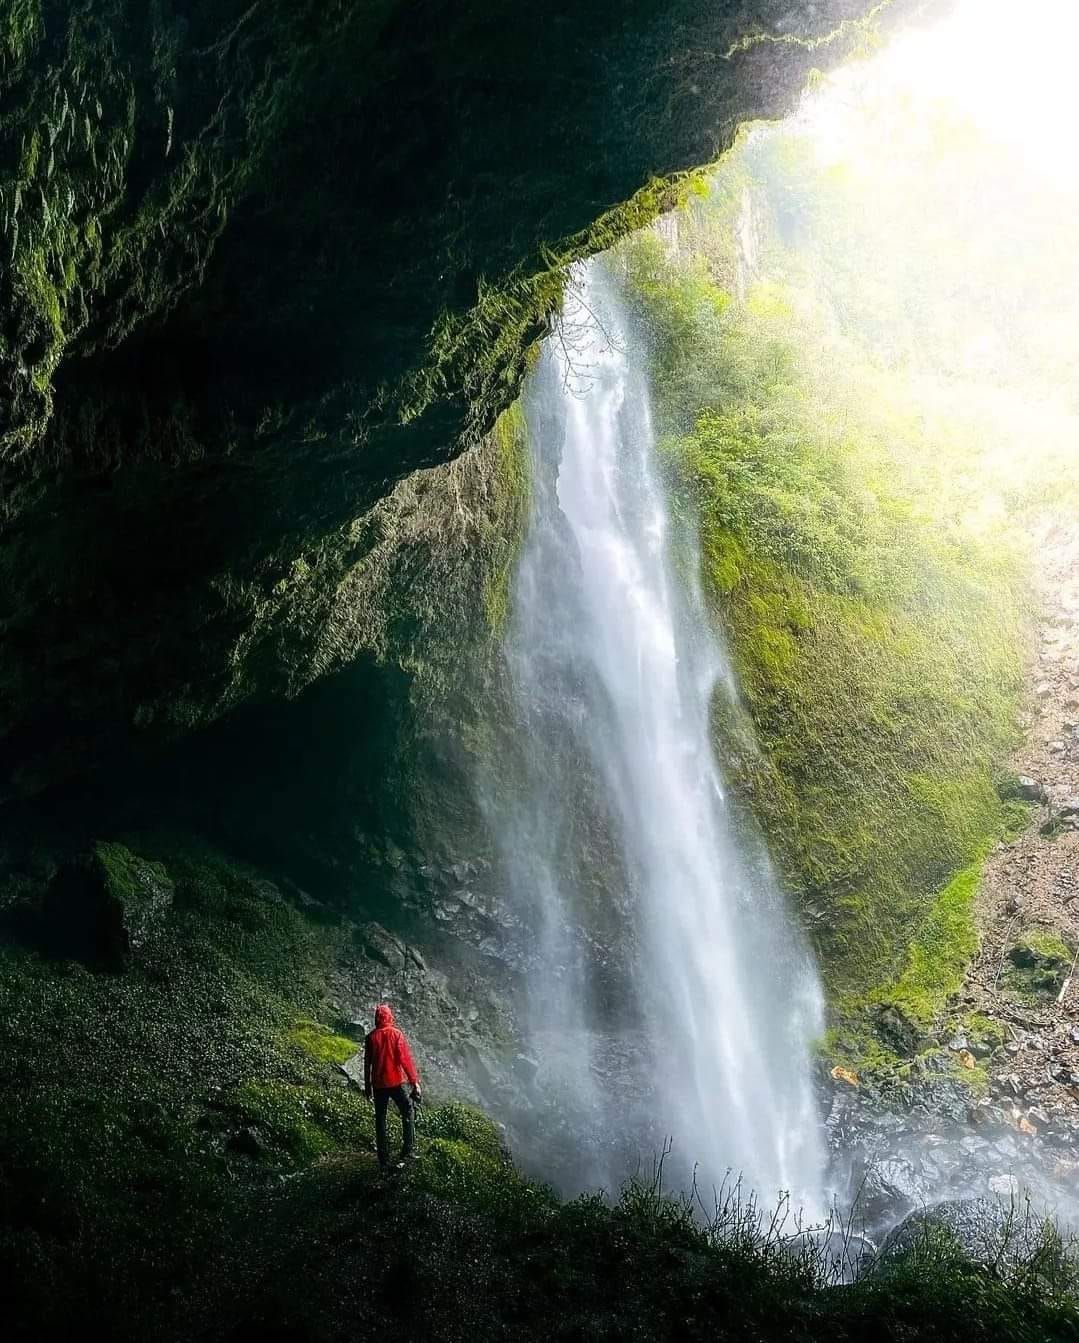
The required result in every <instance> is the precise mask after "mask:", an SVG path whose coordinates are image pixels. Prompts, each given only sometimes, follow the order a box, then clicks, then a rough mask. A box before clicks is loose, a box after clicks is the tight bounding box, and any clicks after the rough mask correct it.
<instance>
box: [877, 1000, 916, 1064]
mask: <svg viewBox="0 0 1079 1343" xmlns="http://www.w3.org/2000/svg"><path fill="white" fill-rule="evenodd" d="M873 1028H874V1030H875V1031H876V1033H877V1036H878V1037H879V1039H880V1040H881V1043H882V1044H884V1045H885V1046H887V1048H889V1049H891V1050H892V1051H893V1052H894V1053H896V1054H898V1055H900V1057H902V1058H910V1057H912V1056H913V1055H914V1054H915V1053H917V1050H918V1046H919V1044H920V1042H921V1033H920V1031H919V1030H918V1028H917V1026H915V1024H914V1023H913V1022H912V1021H911V1020H910V1018H909V1017H908V1016H907V1015H906V1014H905V1013H904V1012H903V1011H902V1010H901V1009H900V1008H898V1007H897V1006H896V1005H895V1004H894V1003H882V1004H881V1005H880V1007H878V1008H877V1011H876V1013H875V1015H874V1020H873Z"/></svg>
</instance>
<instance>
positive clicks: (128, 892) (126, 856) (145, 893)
mask: <svg viewBox="0 0 1079 1343" xmlns="http://www.w3.org/2000/svg"><path fill="white" fill-rule="evenodd" d="M174 889H175V888H174V886H173V883H172V881H171V880H170V878H169V875H168V873H167V872H166V871H165V869H164V867H162V866H161V864H160V863H154V862H150V861H148V860H147V859H145V858H140V857H139V856H138V855H137V854H134V853H132V852H131V850H130V849H127V848H125V847H124V846H123V845H122V844H106V843H98V844H95V845H94V846H93V848H92V849H91V850H90V852H89V853H87V854H84V855H83V856H82V857H80V858H77V859H75V860H74V861H73V862H70V863H68V864H66V865H65V866H64V867H62V868H61V869H60V871H59V872H58V873H57V875H56V877H55V878H54V879H53V881H52V882H51V884H50V886H49V889H48V892H47V894H46V898H45V908H44V915H45V919H46V923H47V925H48V935H49V938H50V941H52V942H53V944H54V945H55V946H56V947H57V948H58V949H59V950H61V951H63V952H64V953H66V954H68V955H73V956H75V957H77V958H78V959H80V960H85V961H87V962H89V963H91V964H95V965H100V966H102V967H104V968H106V969H110V970H124V969H126V968H127V967H128V966H129V965H130V964H131V962H132V960H133V959H134V958H135V956H136V955H137V954H138V953H139V951H141V950H142V948H143V947H144V946H145V945H146V943H147V941H148V940H149V938H150V936H151V934H152V932H153V931H154V929H155V928H156V927H157V926H158V925H159V924H160V922H161V921H162V919H163V918H164V916H165V914H166V912H167V911H168V909H169V907H170V906H171V904H172V899H173V894H174Z"/></svg>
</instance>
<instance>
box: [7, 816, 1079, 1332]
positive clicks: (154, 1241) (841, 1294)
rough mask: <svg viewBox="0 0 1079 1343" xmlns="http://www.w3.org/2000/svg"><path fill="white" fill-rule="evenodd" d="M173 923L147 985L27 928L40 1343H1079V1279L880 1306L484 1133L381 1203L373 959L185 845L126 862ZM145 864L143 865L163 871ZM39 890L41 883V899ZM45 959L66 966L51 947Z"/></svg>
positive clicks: (15, 1105) (997, 1284)
mask: <svg viewBox="0 0 1079 1343" xmlns="http://www.w3.org/2000/svg"><path fill="white" fill-rule="evenodd" d="M109 853H110V856H111V859H112V860H114V861H115V864H116V865H117V867H118V870H120V871H121V872H122V871H127V870H129V869H132V868H137V867H139V866H141V865H144V864H145V863H146V862H148V861H153V862H154V863H155V864H157V865H158V866H157V870H158V871H159V872H160V873H162V874H167V876H168V879H169V880H170V881H171V882H172V883H173V884H174V887H175V898H174V902H173V905H172V908H171V910H170V911H169V913H168V914H167V916H166V917H165V918H164V919H163V920H162V921H161V922H160V923H159V924H158V925H157V926H156V928H155V932H154V934H153V936H152V938H151V939H149V940H148V941H146V942H144V943H143V945H142V946H141V947H140V948H139V952H138V955H137V956H136V958H135V960H134V962H133V963H132V964H131V966H130V967H129V968H128V969H127V970H126V971H125V972H123V973H107V972H105V971H103V970H92V969H90V968H88V967H86V966H84V965H82V964H80V963H78V962H75V961H71V960H67V959H62V958H58V957H56V956H55V955H52V954H50V953H49V951H48V949H47V945H46V943H47V932H48V930H47V929H41V928H40V927H37V928H36V937H35V925H34V922H33V919H32V918H29V917H28V913H30V912H31V910H30V908H29V907H30V906H31V905H32V904H33V901H34V893H35V888H36V886H35V883H36V879H35V878H34V876H33V874H32V873H29V872H24V873H13V874H9V876H8V878H7V879H6V881H5V884H4V887H3V898H2V901H0V909H2V912H3V914H4V918H5V921H6V923H8V925H9V927H10V928H13V929H19V930H21V933H22V936H23V944H22V945H16V944H6V945H4V947H3V949H2V950H0V1006H2V1009H3V1010H2V1013H0V1046H2V1048H0V1058H2V1059H3V1074H2V1079H0V1081H2V1085H3V1106H2V1107H0V1193H2V1195H3V1198H2V1201H0V1262H2V1266H3V1269H4V1274H3V1279H2V1282H3V1286H2V1288H0V1298H2V1303H3V1306H4V1308H5V1319H6V1322H7V1324H8V1326H9V1333H8V1335H7V1336H8V1337H12V1338H15V1339H21V1338H34V1339H35V1340H41V1339H48V1338H52V1337H56V1338H60V1337H68V1336H70V1334H69V1331H70V1322H71V1320H72V1318H82V1317H83V1316H85V1315H86V1313H87V1312H88V1311H91V1310H92V1312H93V1317H94V1320H95V1324H96V1325H97V1327H98V1328H99V1329H100V1330H101V1331H102V1332H103V1333H105V1334H107V1336H109V1337H111V1338H114V1339H118V1340H119V1339H128V1338H130V1339H135V1338H145V1337H146V1336H147V1334H148V1333H149V1332H152V1333H153V1335H154V1336H155V1337H157V1338H161V1339H163V1340H177V1343H179V1340H181V1339H182V1340H189V1339H191V1338H200V1339H204V1340H207V1343H209V1341H210V1340H217V1339H220V1340H230V1343H238V1340H241V1339H252V1338H260V1339H267V1338H276V1339H283V1338H290V1339H297V1338H299V1339H307V1340H315V1339H317V1340H323V1341H325V1340H331V1339H334V1340H336V1339H340V1340H345V1339H355V1338H360V1337H375V1336H381V1334H382V1333H383V1332H386V1331H391V1330H392V1331H394V1332H401V1331H410V1332H411V1333H412V1334H413V1335H414V1336H415V1337H419V1338H424V1339H432V1340H451V1339H452V1340H462V1339H466V1338H467V1339H473V1340H475V1339H492V1340H493V1339H505V1338H509V1337H514V1338H523V1339H531V1338H535V1339H551V1338H558V1339H566V1340H570V1339H581V1338H585V1337H590V1338H592V1337H594V1338H602V1339H610V1340H612V1341H613V1340H616V1339H617V1340H623V1339H640V1340H645V1339H659V1338H671V1339H674V1338H701V1339H704V1338H709V1339H715V1338H720V1339H731V1340H732V1341H733V1340H735V1339H738V1340H741V1339H744V1338H747V1337H758V1338H769V1339H771V1338H778V1337H783V1338H790V1339H804V1340H806V1341H807V1343H809V1341H810V1340H818V1339H820V1340H824V1339H828V1340H830V1341H831V1340H836V1339H839V1340H854V1339H858V1338H861V1337H863V1336H864V1331H866V1330H870V1329H871V1330H873V1331H874V1333H875V1336H877V1337H881V1338H886V1339H896V1340H899V1339H902V1340H904V1343H916V1341H920V1340H926V1343H928V1340H930V1339H933V1340H948V1339H957V1340H958V1339H962V1340H964V1343H969V1341H970V1340H981V1339H986V1340H988V1339H990V1338H993V1339H994V1340H995V1339H1017V1340H1019V1339H1022V1340H1026V1339H1030V1340H1031V1343H1033V1340H1035V1339H1037V1340H1038V1341H1039V1343H1044V1341H1045V1340H1052V1339H1056V1338H1061V1339H1063V1338H1067V1337H1074V1336H1075V1334H1074V1332H1069V1331H1074V1330H1079V1315H1077V1314H1076V1311H1075V1309H1074V1307H1073V1305H1072V1304H1071V1299H1070V1297H1069V1295H1068V1292H1069V1291H1070V1288H1069V1287H1068V1285H1067V1282H1066V1281H1065V1280H1064V1279H1063V1278H1061V1277H1060V1276H1059V1275H1058V1276H1057V1277H1054V1278H1052V1280H1051V1281H1050V1280H1047V1279H1045V1278H1044V1277H1041V1276H1037V1277H1033V1278H1031V1280H1030V1281H1025V1280H1024V1281H1017V1280H1015V1279H1010V1280H1002V1279H1001V1278H999V1277H997V1276H995V1275H993V1274H990V1273H988V1272H987V1271H985V1270H981V1269H977V1268H975V1267H974V1266H973V1265H971V1264H969V1263H968V1262H967V1261H965V1260H964V1259H962V1257H961V1256H957V1255H956V1254H954V1253H953V1254H948V1255H945V1256H943V1257H942V1256H941V1255H940V1254H939V1253H938V1252H936V1251H934V1254H932V1255H928V1256H927V1254H925V1253H920V1252H919V1253H915V1254H914V1255H912V1256H911V1257H909V1258H908V1259H905V1260H902V1261H900V1262H898V1263H897V1264H895V1265H893V1266H892V1268H891V1269H890V1270H889V1271H888V1272H887V1273H883V1272H882V1273H879V1274H876V1275H872V1276H870V1277H868V1278H867V1279H866V1280H865V1281H864V1282H863V1283H862V1284H861V1285H860V1286H859V1287H857V1288H855V1289H844V1290H838V1289H836V1288H834V1287H833V1286H830V1285H829V1280H828V1276H827V1273H825V1272H823V1269H824V1265H823V1264H822V1262H821V1261H820V1260H819V1258H817V1257H814V1256H812V1255H811V1256H808V1257H806V1256H802V1255H799V1254H794V1255H792V1254H790V1253H789V1252H788V1251H787V1250H785V1249H783V1247H782V1245H781V1244H780V1242H779V1241H778V1240H777V1239H776V1238H775V1237H771V1238H769V1236H768V1234H767V1232H766V1229H765V1228H766V1226H767V1220H766V1219H765V1222H764V1223H763V1224H762V1223H761V1221H760V1219H759V1218H757V1217H755V1216H754V1215H753V1213H752V1211H751V1210H747V1209H743V1208H740V1207H739V1206H734V1207H732V1206H731V1205H728V1206H727V1209H726V1211H725V1212H724V1213H723V1214H722V1215H721V1216H720V1217H718V1218H717V1219H716V1222H715V1225H713V1226H711V1227H709V1226H708V1225H707V1224H706V1223H707V1219H702V1218H701V1217H700V1216H698V1215H697V1212H696V1211H695V1210H694V1209H693V1208H691V1207H690V1206H688V1205H686V1204H684V1203H681V1202H679V1201H672V1200H669V1199H666V1198H664V1197H663V1196H662V1193H661V1191H660V1190H659V1188H658V1187H656V1186H654V1185H653V1186H649V1185H646V1184H641V1183H639V1182H635V1183H631V1184H630V1185H629V1186H627V1188H626V1190H625V1191H624V1192H623V1194H622V1196H621V1198H620V1199H618V1200H617V1201H615V1202H614V1203H613V1204H612V1203H609V1202H608V1201H606V1200H605V1199H603V1198H584V1199H580V1200H577V1201H574V1202H570V1203H563V1202H561V1201H559V1200H558V1199H557V1198H556V1197H555V1196H554V1195H553V1194H552V1192H551V1191H550V1190H549V1189H547V1188H545V1187H543V1186H541V1185H537V1184H534V1183H532V1182H530V1181H528V1180H526V1179H524V1178H523V1177H522V1176H521V1175H520V1174H519V1173H518V1171H517V1170H516V1169H515V1167H514V1166H513V1164H512V1163H511V1161H510V1160H509V1158H508V1156H507V1154H506V1152H505V1150H504V1146H503V1142H502V1137H501V1134H500V1131H499V1129H498V1128H497V1127H496V1126H495V1125H494V1124H493V1123H492V1122H491V1121H490V1120H489V1119H487V1118H486V1117H485V1116H484V1115H482V1114H480V1113H479V1112H478V1111H476V1110H474V1109H471V1108H469V1107H468V1106H465V1105H462V1104H459V1103H454V1102H448V1103H446V1104H442V1105H436V1106H433V1107H427V1106H425V1107H423V1110H422V1112H421V1115H420V1118H419V1153H420V1155H419V1160H418V1162H417V1163H416V1164H415V1165H413V1166H411V1167H410V1168H409V1169H408V1170H406V1171H404V1172H402V1173H400V1174H398V1175H394V1176H389V1177H384V1176H381V1175H380V1174H379V1173H378V1170H377V1165H376V1162H375V1157H374V1154H373V1152H372V1150H371V1148H372V1139H373V1132H372V1130H373V1123H372V1112H371V1109H370V1107H369V1106H368V1105H367V1104H366V1103H365V1102H364V1101H363V1100H362V1099H361V1098H360V1097H359V1095H358V1094H357V1093H356V1092H355V1091H354V1090H350V1089H349V1088H348V1087H347V1086H346V1085H345V1084H344V1081H343V1078H341V1076H340V1074H339V1072H338V1070H337V1068H336V1061H337V1060H338V1059H339V1057H340V1055H341V1054H343V1053H344V1052H345V1050H346V1047H351V1042H349V1041H347V1040H346V1039H345V1038H344V1037H341V1036H338V1035H336V1034H335V1033H334V1032H333V1030H332V1029H331V1028H330V1027H329V1026H328V1025H324V1024H322V1023H321V1022H320V1021H319V1019H318V1017H319V1008H320V1006H321V995H322V991H323V986H324V983H325V977H326V973H327V969H328V967H329V965H330V964H332V962H333V960H334V958H335V957H336V956H338V955H339V954H340V953H341V951H342V947H343V944H344V942H347V938H344V937H343V934H342V929H341V927H340V926H339V925H338V923H337V922H336V921H334V920H332V919H312V917H311V916H310V915H309V914H307V913H304V912H303V911H301V910H299V909H296V908H294V907H292V906H291V905H290V904H289V903H288V902H287V901H286V900H284V899H283V898H282V897H281V895H280V894H279V893H278V892H277V890H276V888H274V887H273V886H271V885H270V883H268V882H267V881H266V880H265V879H264V878H262V877H260V876H259V874H257V873H255V872H253V871H251V870H250V869H247V868H244V867H242V866H239V865H237V864H235V863H233V862H231V861H229V860H226V859H224V858H222V857H221V856H220V855H218V854H215V853H212V852H209V851H206V850H201V849H193V848H192V847H191V846H189V845H186V844H185V845H179V844H177V843H176V842H174V841H169V840H164V839H160V838H159V839H156V840H155V839H150V840H139V841H134V842H133V843H132V846H131V848H128V847H126V846H123V845H111V846H110V847H109ZM136 855H137V856H136ZM39 884H40V883H39V882H37V885H39ZM42 938H45V939H46V940H45V941H44V942H43V941H42Z"/></svg>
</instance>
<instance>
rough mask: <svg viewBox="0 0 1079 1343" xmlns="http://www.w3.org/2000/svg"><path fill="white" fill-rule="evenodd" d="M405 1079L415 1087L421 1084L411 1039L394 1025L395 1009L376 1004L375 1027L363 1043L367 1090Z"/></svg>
mask: <svg viewBox="0 0 1079 1343" xmlns="http://www.w3.org/2000/svg"><path fill="white" fill-rule="evenodd" d="M406 1079H407V1080H408V1081H409V1082H411V1083H412V1085H413V1086H414V1087H418V1086H419V1084H420V1078H419V1074H418V1073H417V1072H416V1065H415V1064H414V1063H413V1062H412V1050H411V1049H409V1047H408V1041H407V1040H406V1039H405V1037H404V1033H403V1032H402V1031H399V1030H398V1029H397V1027H396V1026H395V1025H394V1021H393V1012H392V1010H391V1009H390V1008H389V1007H388V1006H387V1005H386V1004H385V1003H382V1004H380V1006H378V1007H376V1008H375V1029H374V1030H373V1031H372V1032H371V1034H370V1035H369V1036H368V1037H367V1039H366V1041H365V1042H364V1046H363V1085H364V1090H366V1091H370V1090H371V1088H372V1087H377V1088H379V1089H380V1090H381V1089H382V1088H383V1087H399V1086H400V1085H401V1084H402V1082H404V1081H405V1080H406Z"/></svg>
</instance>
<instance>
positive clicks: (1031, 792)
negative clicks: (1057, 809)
mask: <svg viewBox="0 0 1079 1343" xmlns="http://www.w3.org/2000/svg"><path fill="white" fill-rule="evenodd" d="M1015 796H1016V797H1018V798H1020V799H1021V800H1022V801H1023V802H1043V803H1044V802H1047V801H1048V800H1049V795H1048V793H1047V792H1046V788H1045V784H1043V783H1039V782H1038V780H1037V779H1032V778H1031V777H1030V776H1029V775H1028V774H1020V775H1019V777H1018V779H1016V781H1015Z"/></svg>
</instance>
